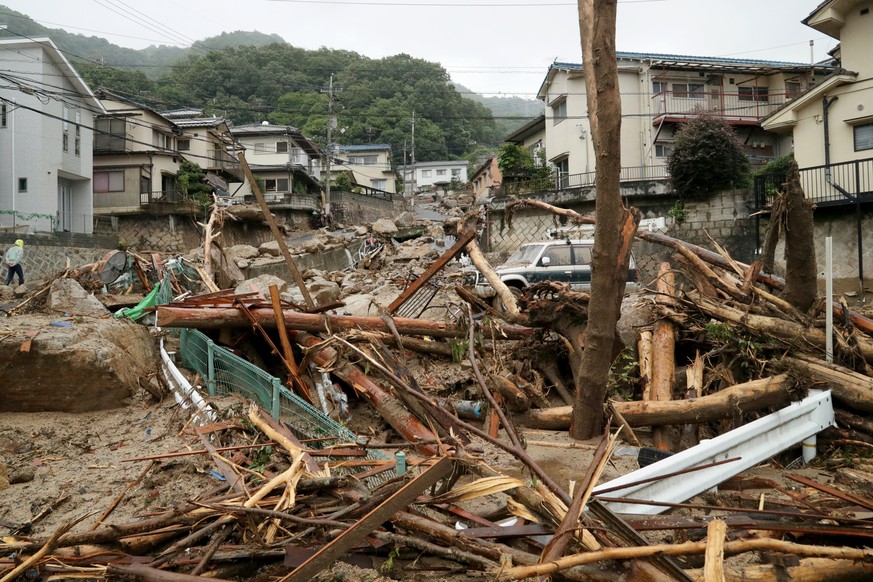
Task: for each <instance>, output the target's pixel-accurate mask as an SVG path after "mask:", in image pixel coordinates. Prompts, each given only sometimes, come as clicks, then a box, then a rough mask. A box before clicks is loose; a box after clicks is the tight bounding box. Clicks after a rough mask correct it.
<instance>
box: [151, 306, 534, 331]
mask: <svg viewBox="0 0 873 582" xmlns="http://www.w3.org/2000/svg"><path fill="white" fill-rule="evenodd" d="M249 311H250V312H251V314H252V317H253V318H254V320H255V321H256V322H257V323H258V324H260V325H261V326H263V327H267V328H275V327H276V314H275V313H274V312H273V310H272V309H270V308H259V307H251V308H250V309H249ZM157 313H158V325H159V326H161V327H190V328H196V329H223V328H229V327H251V325H252V322H251V320H250V319H249V318H248V317H246V314H245V313H244V312H243V311H242V310H240V309H236V308H233V307H179V306H164V305H162V306H159V307H158V308H157ZM284 316H285V325H286V327H288V328H289V329H295V330H299V331H308V332H310V333H323V332H327V333H331V331H332V330H334V331H335V330H346V329H364V330H369V331H381V332H384V333H392V331H391V327H390V326H389V325H388V323H386V321H385V320H384V319H382V318H381V317H358V316H354V315H325V314H318V313H301V312H299V311H291V310H285V311H284ZM394 325H395V326H396V327H397V331H398V332H400V333H401V334H409V335H429V336H433V337H448V338H465V337H467V330H466V329H464V328H460V327H453V326H451V325H447V324H445V323H443V322H440V321H430V320H428V319H409V318H405V317H396V318H394ZM483 328H484V330H485V331H486V333H489V337H491V335H490V334H492V333H493V336H494V337H496V338H498V339H524V338H528V337H531V336H533V335H534V333H536V331H535V330H534V329H531V328H527V327H520V326H516V325H501V326H499V327H496V326H495V327H493V328H491V327H490V326H488V325H483Z"/></svg>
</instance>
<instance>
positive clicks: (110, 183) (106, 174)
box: [94, 170, 147, 193]
mask: <svg viewBox="0 0 873 582" xmlns="http://www.w3.org/2000/svg"><path fill="white" fill-rule="evenodd" d="M146 191H147V190H146ZM94 192H97V193H101V192H124V170H108V171H101V172H94Z"/></svg>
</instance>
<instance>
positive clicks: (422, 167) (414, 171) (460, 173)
mask: <svg viewBox="0 0 873 582" xmlns="http://www.w3.org/2000/svg"><path fill="white" fill-rule="evenodd" d="M397 170H398V171H399V172H400V176H401V177H402V178H403V183H404V185H405V188H406V189H407V191H409V190H412V189H413V188H414V189H415V191H420V190H425V189H429V188H433V187H441V188H445V187H447V186H448V185H449V184H450V183H451V182H452V180H454V181H456V182H461V183H466V182H467V162H466V161H465V160H448V161H440V162H416V163H415V164H409V165H404V166H400V167H399V168H397Z"/></svg>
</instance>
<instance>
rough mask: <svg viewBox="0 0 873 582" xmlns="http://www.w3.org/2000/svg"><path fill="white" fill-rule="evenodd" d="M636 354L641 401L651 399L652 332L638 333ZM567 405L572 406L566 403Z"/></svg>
mask: <svg viewBox="0 0 873 582" xmlns="http://www.w3.org/2000/svg"><path fill="white" fill-rule="evenodd" d="M637 352H638V353H639V366H640V383H641V384H642V388H643V400H650V399H651V390H652V332H651V331H649V330H643V331H641V332H640V339H639V340H638V341H637ZM567 404H572V403H571V402H568V403H567Z"/></svg>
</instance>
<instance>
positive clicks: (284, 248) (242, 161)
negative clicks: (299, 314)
mask: <svg viewBox="0 0 873 582" xmlns="http://www.w3.org/2000/svg"><path fill="white" fill-rule="evenodd" d="M237 158H238V159H239V165H240V166H241V167H242V169H243V172H245V175H246V180H248V181H249V184H250V185H251V187H252V193H253V194H254V195H255V198H257V200H258V204H259V205H260V206H261V212H263V213H264V220H266V221H267V224H268V225H269V226H270V232H272V233H273V238H275V239H276V242H277V243H278V244H279V251H280V252H281V253H282V256H283V257H285V262H286V263H288V268H289V269H291V275H293V277H294V282H295V283H297V287H298V289H300V293H302V294H303V299H304V301H306V306H307V307H315V302H314V301H313V300H312V297H311V296H310V295H309V290H308V289H307V288H306V284H305V283H304V282H303V275H301V274H300V271H299V270H298V269H297V263H295V262H294V258H293V257H292V256H291V251H289V250H288V245H287V244H285V237H283V236H282V233H281V232H279V227H278V226H276V221H275V219H274V218H273V215H272V213H271V212H270V207H269V206H267V199H266V198H264V193H263V192H261V187H260V186H258V182H257V180H255V175H254V174H252V169H251V168H250V167H249V163H248V162H247V161H246V155H245V152H239V153H238V154H237Z"/></svg>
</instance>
